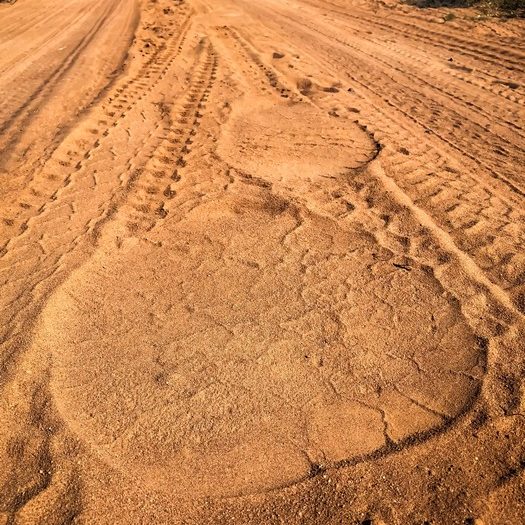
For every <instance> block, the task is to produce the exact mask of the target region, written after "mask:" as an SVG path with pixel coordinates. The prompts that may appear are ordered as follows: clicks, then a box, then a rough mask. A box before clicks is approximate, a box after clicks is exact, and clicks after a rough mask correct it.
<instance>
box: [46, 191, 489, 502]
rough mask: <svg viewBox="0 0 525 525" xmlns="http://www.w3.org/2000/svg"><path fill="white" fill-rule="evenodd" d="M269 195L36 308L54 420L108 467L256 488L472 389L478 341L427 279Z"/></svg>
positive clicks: (170, 479) (421, 417) (416, 424)
mask: <svg viewBox="0 0 525 525" xmlns="http://www.w3.org/2000/svg"><path fill="white" fill-rule="evenodd" d="M257 191H259V190H257ZM278 204H279V203H275V202H268V201H266V200H264V198H263V197H262V195H261V196H260V200H255V198H252V199H250V200H249V201H248V202H243V201H242V198H241V197H240V196H237V197H236V198H235V199H231V200H230V201H224V202H222V203H220V205H219V204H217V203H213V204H209V205H203V206H202V207H201V209H198V210H196V211H195V212H193V213H192V214H190V216H189V217H188V219H186V220H185V221H183V222H182V223H179V224H178V225H177V226H176V235H175V230H174V231H173V232H172V238H176V239H177V241H176V242H173V243H172V244H169V243H166V244H164V245H163V246H162V247H154V246H152V245H151V244H147V243H146V242H138V241H137V243H135V244H133V243H131V244H127V245H125V246H124V247H123V248H122V249H121V250H120V252H118V253H108V254H105V255H102V254H101V255H99V256H97V257H96V258H95V259H93V260H92V261H91V262H90V263H89V264H88V265H86V266H85V267H83V268H82V269H81V270H79V271H78V272H76V273H75V274H74V275H73V276H72V278H71V279H69V281H68V282H67V283H66V284H65V285H64V286H63V287H62V288H61V290H60V291H59V292H58V293H57V294H56V295H55V296H54V297H53V298H52V299H51V301H50V303H49V304H48V306H47V308H46V310H45V312H44V316H43V320H42V325H41V329H40V334H39V340H40V344H41V345H43V346H45V347H47V348H48V349H50V350H51V351H52V355H53V380H52V389H53V394H54V397H55V400H56V403H57V405H58V407H59V410H60V412H61V414H62V417H63V418H64V420H65V421H66V422H67V424H68V425H69V426H70V427H71V428H72V429H73V430H74V431H75V432H76V433H77V434H78V435H79V436H80V437H81V438H82V439H83V440H84V441H85V442H86V443H88V444H89V445H90V446H91V447H92V448H93V450H94V451H95V452H96V453H97V455H100V456H102V457H103V459H104V460H105V461H107V462H108V463H110V464H112V465H113V466H115V467H116V468H118V469H119V470H121V471H122V472H123V473H126V474H131V475H133V476H138V477H139V478H140V479H141V480H142V482H143V483H145V484H146V485H150V486H153V487H155V488H158V489H163V488H164V489H166V490H169V491H170V492H180V493H181V494H184V493H186V492H191V493H192V494H193V495H195V494H203V495H204V494H208V495H232V494H241V493H247V492H253V491H260V490H265V489H269V488H272V487H278V486H281V485H283V484H286V483H290V482H293V481H296V480H299V479H301V478H303V477H305V476H307V475H308V473H309V471H310V469H311V464H312V463H314V464H322V465H332V464H335V463H337V462H338V461H340V460H345V459H349V458H354V457H359V456H363V455H366V454H369V453H371V452H373V451H375V450H377V449H381V448H382V447H385V446H386V445H387V441H388V440H392V441H402V440H404V439H406V438H407V437H409V436H411V435H412V434H414V433H418V432H423V431H426V430H429V429H431V428H434V427H437V426H439V425H442V424H443V423H444V422H445V418H448V417H453V416H455V415H456V414H458V413H459V412H461V410H462V409H463V408H464V406H465V404H466V403H468V401H469V400H470V398H471V397H472V395H474V393H475V391H476V388H477V381H476V380H475V379H474V378H473V377H471V376H474V375H475V374H476V373H479V372H480V369H479V367H478V363H479V360H480V350H479V349H478V347H477V343H476V340H475V338H474V337H473V335H472V333H471V332H470V330H469V328H468V327H467V325H466V324H465V323H464V322H463V321H462V318H461V315H460V313H459V311H458V308H457V307H456V306H455V305H454V304H451V303H449V302H447V300H446V299H445V298H444V297H443V296H442V293H441V290H440V288H439V286H438V284H437V283H436V282H435V281H434V280H433V278H431V277H430V276H428V275H427V274H426V273H425V272H423V271H421V270H419V269H417V268H414V269H413V270H412V271H411V272H406V271H402V270H399V269H397V268H396V267H395V266H393V265H392V262H391V260H390V255H389V253H387V252H384V251H382V250H378V247H377V246H376V245H375V244H374V243H373V241H372V240H371V239H369V238H367V237H366V236H364V235H360V234H353V235H348V234H346V233H343V232H338V231H333V230H332V231H330V228H331V227H332V226H333V225H331V223H330V221H328V220H325V219H320V218H316V217H311V216H304V217H302V218H299V215H298V213H297V210H294V209H293V207H292V206H288V207H287V206H286V205H285V203H282V202H281V203H280V205H278ZM299 221H300V222H299ZM224 232H229V238H227V239H225V238H224ZM327 232H330V235H327ZM224 241H226V242H224ZM292 245H293V249H292V248H290V246H292Z"/></svg>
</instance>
